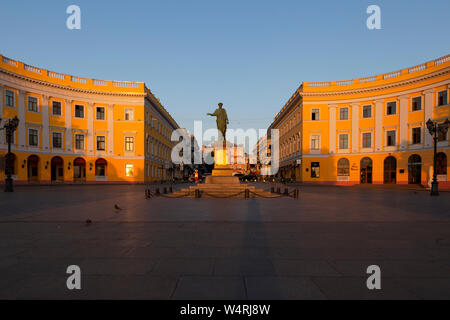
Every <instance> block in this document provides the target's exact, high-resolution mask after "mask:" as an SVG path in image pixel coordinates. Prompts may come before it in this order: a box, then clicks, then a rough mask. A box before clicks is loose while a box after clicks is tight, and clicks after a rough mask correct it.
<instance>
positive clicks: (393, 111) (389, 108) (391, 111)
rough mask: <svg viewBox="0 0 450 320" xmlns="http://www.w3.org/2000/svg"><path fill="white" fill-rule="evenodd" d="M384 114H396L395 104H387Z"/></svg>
mask: <svg viewBox="0 0 450 320" xmlns="http://www.w3.org/2000/svg"><path fill="white" fill-rule="evenodd" d="M386 114H387V115H388V116H389V115H393V114H397V102H395V101H394V102H388V103H387V110H386Z"/></svg>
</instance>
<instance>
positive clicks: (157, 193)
mask: <svg viewBox="0 0 450 320" xmlns="http://www.w3.org/2000/svg"><path fill="white" fill-rule="evenodd" d="M155 195H157V196H160V195H161V192H159V188H156V191H155Z"/></svg>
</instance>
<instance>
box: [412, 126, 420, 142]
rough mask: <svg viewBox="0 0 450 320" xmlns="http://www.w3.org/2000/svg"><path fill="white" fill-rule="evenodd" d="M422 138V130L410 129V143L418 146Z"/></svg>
mask: <svg viewBox="0 0 450 320" xmlns="http://www.w3.org/2000/svg"><path fill="white" fill-rule="evenodd" d="M421 138H422V128H413V129H412V143H413V144H419V143H420V142H421V140H422V139H421Z"/></svg>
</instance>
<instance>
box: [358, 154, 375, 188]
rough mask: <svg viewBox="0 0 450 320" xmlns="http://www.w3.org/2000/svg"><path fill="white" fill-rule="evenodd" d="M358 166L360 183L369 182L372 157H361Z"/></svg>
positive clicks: (370, 180)
mask: <svg viewBox="0 0 450 320" xmlns="http://www.w3.org/2000/svg"><path fill="white" fill-rule="evenodd" d="M360 168H361V184H371V183H372V170H373V163H372V159H370V158H363V159H362V160H361V164H360Z"/></svg>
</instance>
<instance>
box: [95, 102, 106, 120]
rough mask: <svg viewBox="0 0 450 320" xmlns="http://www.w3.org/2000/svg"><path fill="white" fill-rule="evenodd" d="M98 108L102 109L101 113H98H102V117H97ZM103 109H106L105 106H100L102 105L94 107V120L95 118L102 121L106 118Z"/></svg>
mask: <svg viewBox="0 0 450 320" xmlns="http://www.w3.org/2000/svg"><path fill="white" fill-rule="evenodd" d="M100 109H102V110H103V113H102V112H100V115H103V117H102V118H99V117H98V116H99V110H100ZM105 110H106V109H105V107H102V106H98V107H95V120H97V121H104V120H106V112H105Z"/></svg>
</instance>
